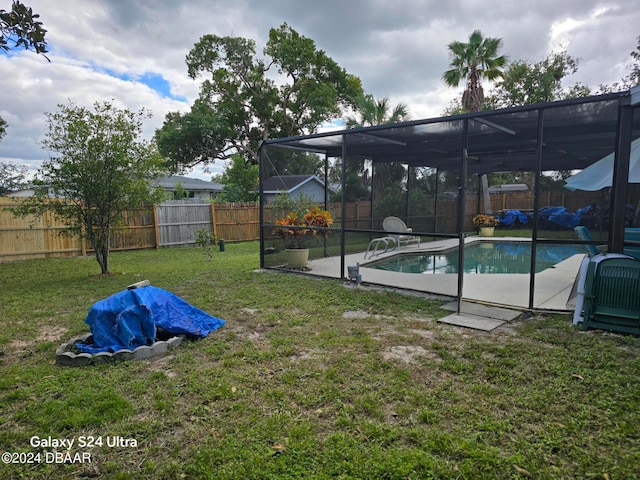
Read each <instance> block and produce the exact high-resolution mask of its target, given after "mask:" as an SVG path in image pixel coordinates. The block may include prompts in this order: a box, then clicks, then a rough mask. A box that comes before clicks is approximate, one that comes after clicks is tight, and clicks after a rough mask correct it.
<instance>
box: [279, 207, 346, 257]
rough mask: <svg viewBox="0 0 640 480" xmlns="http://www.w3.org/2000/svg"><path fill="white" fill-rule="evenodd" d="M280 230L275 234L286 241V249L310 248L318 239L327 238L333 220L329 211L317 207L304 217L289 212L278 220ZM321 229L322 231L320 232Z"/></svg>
mask: <svg viewBox="0 0 640 480" xmlns="http://www.w3.org/2000/svg"><path fill="white" fill-rule="evenodd" d="M276 225H277V226H278V228H276V229H275V230H274V233H275V234H276V235H278V236H279V237H282V239H283V240H284V246H285V248H308V246H309V243H310V242H311V241H312V240H313V239H315V238H318V237H327V236H328V235H329V234H330V233H331V232H330V231H329V230H324V229H325V228H331V225H333V218H331V213H329V212H328V211H327V210H322V209H321V208H320V207H318V206H315V207H313V208H310V209H309V210H308V211H307V212H306V213H304V215H299V214H298V213H296V212H289V215H287V216H286V217H284V218H281V219H280V220H276ZM319 229H320V230H319Z"/></svg>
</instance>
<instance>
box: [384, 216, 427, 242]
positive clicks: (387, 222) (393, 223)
mask: <svg viewBox="0 0 640 480" xmlns="http://www.w3.org/2000/svg"><path fill="white" fill-rule="evenodd" d="M382 228H383V229H384V231H385V232H389V234H390V235H389V236H390V237H392V238H393V239H395V241H396V243H397V244H398V248H399V247H400V246H402V245H408V244H410V243H415V244H417V246H420V237H418V236H416V235H406V234H407V233H411V232H412V231H413V230H412V229H411V228H409V227H407V225H406V224H405V223H404V222H403V221H402V220H400V219H399V218H398V217H387V218H385V219H384V221H383V222H382Z"/></svg>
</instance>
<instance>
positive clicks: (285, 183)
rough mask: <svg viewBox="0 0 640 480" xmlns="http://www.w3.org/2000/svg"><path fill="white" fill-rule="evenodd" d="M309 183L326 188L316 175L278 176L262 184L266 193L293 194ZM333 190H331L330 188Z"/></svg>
mask: <svg viewBox="0 0 640 480" xmlns="http://www.w3.org/2000/svg"><path fill="white" fill-rule="evenodd" d="M309 182H317V183H318V184H319V185H320V186H322V188H324V182H323V181H322V180H320V179H319V178H318V177H316V176H315V175H277V176H274V177H270V178H267V179H266V180H265V181H264V182H262V191H263V192H264V193H280V192H285V193H291V192H293V191H294V190H296V189H298V188H300V187H302V186H303V185H305V184H307V183H309ZM329 189H330V190H331V188H329Z"/></svg>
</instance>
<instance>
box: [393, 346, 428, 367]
mask: <svg viewBox="0 0 640 480" xmlns="http://www.w3.org/2000/svg"><path fill="white" fill-rule="evenodd" d="M382 357H383V358H384V359H385V360H400V361H401V362H404V363H416V362H417V361H418V359H419V358H420V357H428V358H430V359H432V360H440V357H439V356H438V355H437V354H435V353H434V352H432V351H429V350H427V349H425V348H424V347H421V346H415V345H396V346H393V347H389V348H388V349H387V350H385V351H383V352H382Z"/></svg>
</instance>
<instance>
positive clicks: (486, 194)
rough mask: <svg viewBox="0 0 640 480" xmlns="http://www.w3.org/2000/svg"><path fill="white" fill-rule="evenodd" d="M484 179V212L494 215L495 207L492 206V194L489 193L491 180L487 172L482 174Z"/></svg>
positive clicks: (482, 179)
mask: <svg viewBox="0 0 640 480" xmlns="http://www.w3.org/2000/svg"><path fill="white" fill-rule="evenodd" d="M480 179H481V181H482V198H483V199H484V213H486V214H487V215H493V209H492V208H491V196H490V195H489V180H488V178H487V174H486V173H485V174H483V175H481V176H480Z"/></svg>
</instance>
